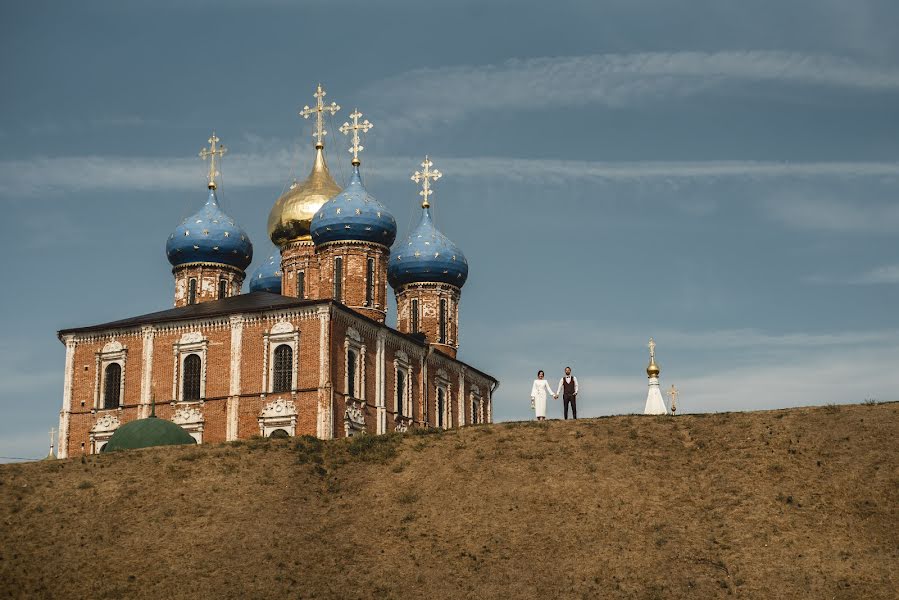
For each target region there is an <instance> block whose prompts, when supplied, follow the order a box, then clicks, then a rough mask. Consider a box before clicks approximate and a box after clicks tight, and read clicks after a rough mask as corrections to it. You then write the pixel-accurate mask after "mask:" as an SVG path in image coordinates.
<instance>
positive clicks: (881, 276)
mask: <svg viewBox="0 0 899 600" xmlns="http://www.w3.org/2000/svg"><path fill="white" fill-rule="evenodd" d="M805 281H806V282H807V283H820V284H836V285H883V284H895V283H899V265H883V266H880V267H875V268H873V269H870V270H868V271H866V272H864V273H862V274H861V275H854V276H849V277H834V276H823V275H812V276H809V277H806V278H805Z"/></svg>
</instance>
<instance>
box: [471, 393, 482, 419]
mask: <svg viewBox="0 0 899 600" xmlns="http://www.w3.org/2000/svg"><path fill="white" fill-rule="evenodd" d="M480 415H481V402H480V400H476V399H474V398H472V399H471V424H472V425H477V424H478V419H479V417H480Z"/></svg>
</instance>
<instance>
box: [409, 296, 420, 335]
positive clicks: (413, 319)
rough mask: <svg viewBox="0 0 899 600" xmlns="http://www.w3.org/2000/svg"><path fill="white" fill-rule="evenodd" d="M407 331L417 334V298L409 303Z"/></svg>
mask: <svg viewBox="0 0 899 600" xmlns="http://www.w3.org/2000/svg"><path fill="white" fill-rule="evenodd" d="M409 313H410V315H409V322H410V324H409V331H410V332H411V333H418V298H413V299H412V302H410V303H409Z"/></svg>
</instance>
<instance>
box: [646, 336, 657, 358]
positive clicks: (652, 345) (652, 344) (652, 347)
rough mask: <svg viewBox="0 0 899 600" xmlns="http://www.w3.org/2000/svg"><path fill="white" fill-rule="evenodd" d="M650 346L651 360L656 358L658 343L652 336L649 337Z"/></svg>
mask: <svg viewBox="0 0 899 600" xmlns="http://www.w3.org/2000/svg"><path fill="white" fill-rule="evenodd" d="M647 346H648V348H649V360H651V361H652V360H655V357H656V343H655V342H654V341H653V339H652V338H649V344H647Z"/></svg>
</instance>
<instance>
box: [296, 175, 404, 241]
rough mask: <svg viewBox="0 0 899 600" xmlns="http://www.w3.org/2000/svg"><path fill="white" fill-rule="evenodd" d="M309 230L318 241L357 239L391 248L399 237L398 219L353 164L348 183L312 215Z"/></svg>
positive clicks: (314, 239)
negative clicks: (369, 187)
mask: <svg viewBox="0 0 899 600" xmlns="http://www.w3.org/2000/svg"><path fill="white" fill-rule="evenodd" d="M310 233H311V234H312V241H313V242H315V244H316V245H320V244H326V243H328V242H337V241H347V240H357V241H362V242H375V243H378V244H381V245H384V246H387V247H388V248H389V247H390V246H391V245H392V244H393V242H394V240H396V219H394V218H393V215H392V214H390V211H388V210H387V208H386V207H385V206H384V205H383V204H381V203H380V202H378V201H377V200H376V199H375V198H374V196H372V195H371V194H369V193H368V190H366V189H365V186H364V185H363V184H362V174H361V173H360V172H359V165H358V164H354V165H353V172H352V174H351V175H350V182H349V184H347V186H346V187H345V188H344V189H343V191H342V192H340V193H339V194H337V195H336V196H334V197H333V198H331V199H330V200H328V201H327V202H325V203H324V204H323V205H322V207H321V208H320V209H319V210H318V212H317V213H315V216H314V217H312V226H311V228H310Z"/></svg>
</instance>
